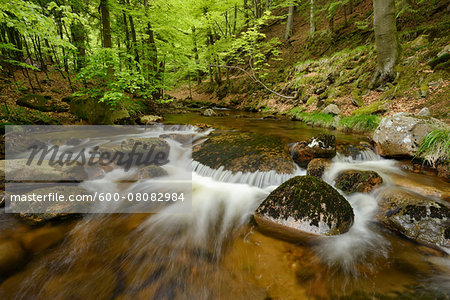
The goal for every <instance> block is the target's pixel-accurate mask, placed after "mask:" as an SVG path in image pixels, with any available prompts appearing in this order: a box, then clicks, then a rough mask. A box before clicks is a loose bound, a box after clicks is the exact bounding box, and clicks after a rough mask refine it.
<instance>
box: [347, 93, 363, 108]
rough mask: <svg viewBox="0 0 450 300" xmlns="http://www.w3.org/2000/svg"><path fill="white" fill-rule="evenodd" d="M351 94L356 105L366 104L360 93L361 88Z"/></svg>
mask: <svg viewBox="0 0 450 300" xmlns="http://www.w3.org/2000/svg"><path fill="white" fill-rule="evenodd" d="M350 96H351V97H352V102H354V103H355V104H356V106H358V107H361V106H363V105H364V101H363V100H362V97H361V95H360V90H358V89H354V90H352V91H351V93H350Z"/></svg>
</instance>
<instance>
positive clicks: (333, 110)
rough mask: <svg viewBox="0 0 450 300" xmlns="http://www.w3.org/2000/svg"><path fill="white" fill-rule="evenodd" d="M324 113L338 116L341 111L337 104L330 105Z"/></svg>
mask: <svg viewBox="0 0 450 300" xmlns="http://www.w3.org/2000/svg"><path fill="white" fill-rule="evenodd" d="M322 113H323V114H329V115H335V116H336V115H339V114H340V113H341V110H340V109H339V107H338V106H337V105H336V104H330V105H328V106H327V107H325V108H324V109H323V110H322Z"/></svg>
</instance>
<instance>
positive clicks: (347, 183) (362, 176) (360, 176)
mask: <svg viewBox="0 0 450 300" xmlns="http://www.w3.org/2000/svg"><path fill="white" fill-rule="evenodd" d="M382 183H383V178H381V176H380V175H378V173H377V172H374V171H359V170H348V171H343V172H341V173H339V175H338V176H337V177H336V184H335V187H336V188H338V189H340V190H341V191H343V192H344V193H346V194H353V193H369V192H371V191H372V190H374V189H375V188H377V187H378V186H380V185H381V184H382Z"/></svg>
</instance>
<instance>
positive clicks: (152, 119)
mask: <svg viewBox="0 0 450 300" xmlns="http://www.w3.org/2000/svg"><path fill="white" fill-rule="evenodd" d="M163 119H164V118H163V117H160V116H153V115H145V116H141V117H140V118H139V124H142V125H150V124H153V123H157V122H161V121H162V120H163Z"/></svg>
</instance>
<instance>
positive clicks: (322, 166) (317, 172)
mask: <svg viewBox="0 0 450 300" xmlns="http://www.w3.org/2000/svg"><path fill="white" fill-rule="evenodd" d="M330 165H331V161H330V160H329V159H325V158H314V159H313V160H311V161H310V162H309V164H308V167H307V168H306V174H308V175H311V176H314V177H317V178H322V176H323V173H325V171H326V170H327V169H328V168H329V167H330Z"/></svg>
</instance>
